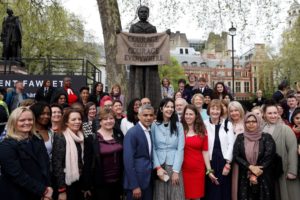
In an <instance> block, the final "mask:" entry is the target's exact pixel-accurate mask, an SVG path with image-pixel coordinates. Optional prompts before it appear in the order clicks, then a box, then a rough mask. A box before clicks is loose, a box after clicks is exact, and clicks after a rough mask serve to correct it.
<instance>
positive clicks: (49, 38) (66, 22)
mask: <svg viewBox="0 0 300 200" xmlns="http://www.w3.org/2000/svg"><path fill="white" fill-rule="evenodd" d="M7 6H9V7H11V8H12V9H13V11H14V14H15V15H16V16H19V18H20V21H21V23H22V29H23V40H22V41H23V47H22V57H24V58H41V57H52V58H88V59H90V60H92V61H93V62H97V61H98V58H99V49H98V47H97V45H95V44H93V39H91V40H90V41H89V42H86V41H85V40H86V32H85V31H84V23H83V21H82V20H81V19H80V18H79V17H77V16H76V15H74V14H72V13H69V12H68V11H67V10H65V8H63V7H62V6H61V4H60V3H58V2H57V1H55V0H52V1H51V2H50V1H39V0H17V1H13V2H11V3H10V4H8V5H7V4H5V3H3V2H2V3H0V13H1V14H0V17H1V19H3V18H4V17H5V16H6V8H7ZM1 51H2V50H1ZM77 64H78V63H77ZM69 66H70V68H72V67H75V68H76V64H75V63H74V65H72V64H70V65H69ZM29 67H30V71H31V72H35V73H39V72H38V71H39V70H40V71H41V72H43V69H41V68H38V67H37V65H30V66H29ZM69 70H71V69H69ZM71 71H72V70H71Z"/></svg>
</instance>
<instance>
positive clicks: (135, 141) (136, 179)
mask: <svg viewBox="0 0 300 200" xmlns="http://www.w3.org/2000/svg"><path fill="white" fill-rule="evenodd" d="M123 149H124V151H123V152H124V154H123V159H124V170H125V174H124V189H128V190H133V189H135V188H138V187H140V188H141V189H146V188H148V187H149V185H150V183H151V174H152V168H153V167H152V166H153V165H152V159H151V155H149V147H148V142H147V138H146V135H145V132H144V130H143V129H142V127H141V126H140V124H139V123H137V124H136V125H135V126H134V127H132V128H131V129H129V130H128V132H127V133H126V135H125V138H124V143H123Z"/></svg>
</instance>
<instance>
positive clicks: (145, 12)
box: [137, 6, 149, 21]
mask: <svg viewBox="0 0 300 200" xmlns="http://www.w3.org/2000/svg"><path fill="white" fill-rule="evenodd" d="M137 13H138V16H139V19H140V20H141V21H147V19H148V17H149V8H148V7H147V6H140V7H139V8H138V11H137Z"/></svg>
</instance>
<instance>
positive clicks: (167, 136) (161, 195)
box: [151, 98, 184, 200]
mask: <svg viewBox="0 0 300 200" xmlns="http://www.w3.org/2000/svg"><path fill="white" fill-rule="evenodd" d="M151 137H152V142H153V164H154V168H155V169H156V170H157V176H158V177H159V179H157V180H156V181H155V184H154V195H153V197H154V198H153V199H156V200H161V199H164V200H173V199H184V189H183V180H182V173H181V166H182V162H183V151H184V133H183V128H182V125H181V124H180V123H179V122H178V118H177V115H176V113H175V103H174V100H173V99H171V98H165V99H163V100H162V101H161V102H160V105H159V109H158V111H157V121H156V122H155V123H153V124H152V127H151ZM169 179H170V180H169Z"/></svg>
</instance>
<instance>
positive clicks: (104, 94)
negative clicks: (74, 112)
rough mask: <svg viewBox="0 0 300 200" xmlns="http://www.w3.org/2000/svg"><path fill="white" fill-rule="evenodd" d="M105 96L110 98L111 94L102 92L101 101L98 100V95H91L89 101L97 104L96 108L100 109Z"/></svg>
mask: <svg viewBox="0 0 300 200" xmlns="http://www.w3.org/2000/svg"><path fill="white" fill-rule="evenodd" d="M104 96H109V94H108V93H107V92H102V93H101V94H100V98H99V100H98V99H97V95H96V94H91V95H90V97H89V101H91V102H94V103H95V104H96V107H99V106H100V101H101V99H102V98H103V97H104Z"/></svg>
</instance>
